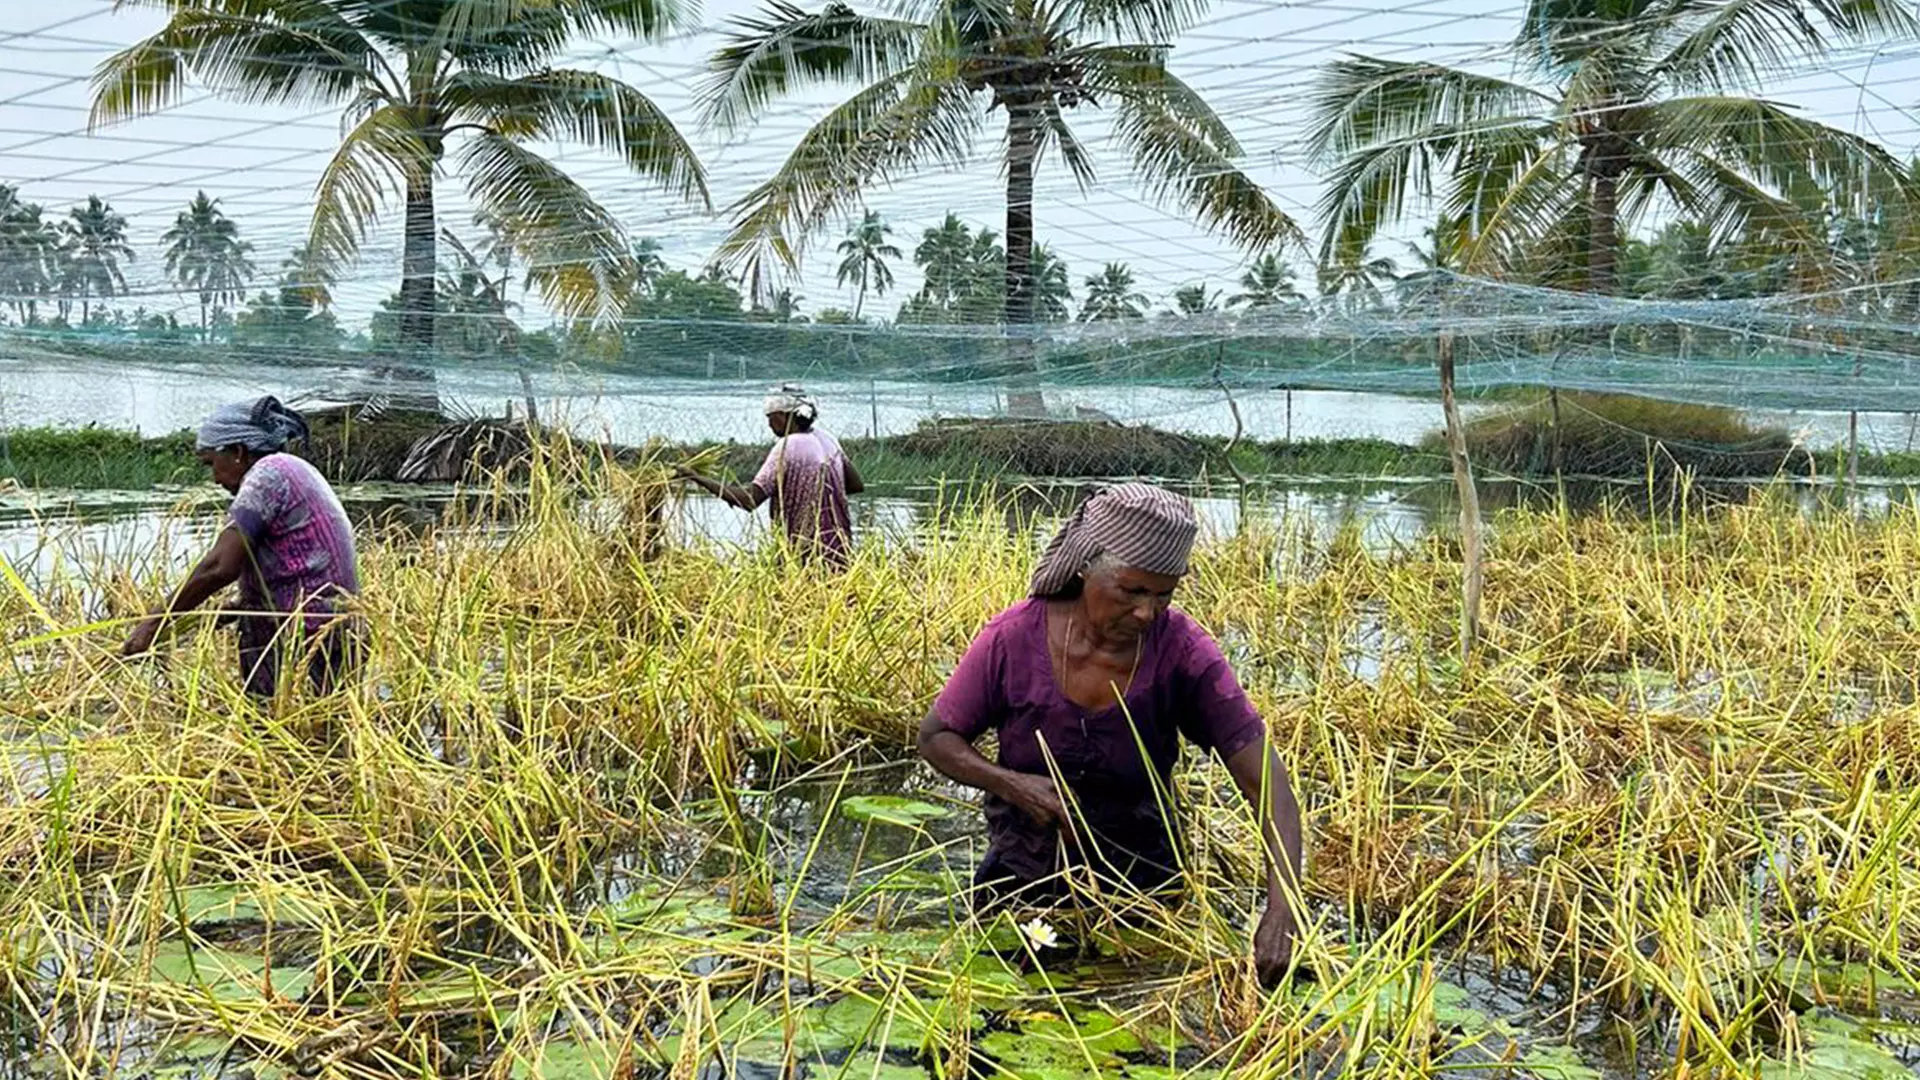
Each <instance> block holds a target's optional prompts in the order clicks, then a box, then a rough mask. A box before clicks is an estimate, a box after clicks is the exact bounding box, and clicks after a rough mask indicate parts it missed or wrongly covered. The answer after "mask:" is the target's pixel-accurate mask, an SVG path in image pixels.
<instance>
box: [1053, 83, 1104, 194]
mask: <svg viewBox="0 0 1920 1080" xmlns="http://www.w3.org/2000/svg"><path fill="white" fill-rule="evenodd" d="M1041 122H1042V124H1043V125H1044V131H1045V135H1044V136H1043V142H1042V144H1041V145H1042V148H1043V150H1044V148H1045V146H1046V145H1047V144H1048V143H1051V144H1053V145H1055V146H1058V147H1059V148H1060V160H1062V161H1064V162H1066V164H1067V171H1068V172H1070V173H1072V174H1073V181H1074V183H1076V184H1078V185H1079V187H1080V191H1081V192H1082V193H1083V194H1086V193H1091V192H1092V191H1093V185H1094V183H1095V182H1096V181H1097V180H1098V179H1099V178H1098V176H1097V175H1096V173H1095V172H1094V167H1093V157H1092V155H1090V154H1088V153H1087V148H1086V147H1085V146H1084V145H1082V144H1081V142H1080V138H1079V136H1077V135H1075V134H1074V133H1073V128H1072V127H1071V126H1070V125H1068V123H1067V117H1066V114H1065V113H1063V112H1061V111H1060V106H1059V103H1057V102H1055V101H1051V100H1049V101H1048V102H1047V103H1046V104H1045V105H1044V106H1043V107H1042V109H1041Z"/></svg>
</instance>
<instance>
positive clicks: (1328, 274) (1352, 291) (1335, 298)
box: [1314, 247, 1400, 314]
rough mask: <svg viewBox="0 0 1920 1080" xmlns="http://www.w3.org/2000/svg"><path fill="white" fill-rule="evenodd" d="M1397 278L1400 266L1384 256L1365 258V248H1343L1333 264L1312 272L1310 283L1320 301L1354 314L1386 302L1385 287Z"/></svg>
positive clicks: (1327, 263)
mask: <svg viewBox="0 0 1920 1080" xmlns="http://www.w3.org/2000/svg"><path fill="white" fill-rule="evenodd" d="M1399 279H1400V267H1399V266H1397V265H1396V264H1395V263H1394V261H1393V259H1392V258H1390V257H1388V256H1385V255H1376V256H1374V257H1373V258H1371V259H1369V258H1367V251H1366V249H1365V248H1361V249H1359V250H1357V251H1356V250H1354V249H1352V248H1351V247H1347V248H1343V249H1342V250H1341V251H1339V252H1338V253H1336V254H1335V256H1334V259H1333V261H1331V262H1323V263H1321V264H1320V265H1319V266H1318V267H1317V268H1315V270H1314V284H1315V285H1316V286H1317V287H1318V288H1319V292H1320V295H1321V297H1322V298H1324V299H1326V300H1329V301H1332V303H1333V305H1334V306H1335V307H1336V308H1338V309H1340V310H1344V311H1346V312H1347V313H1348V314H1357V313H1359V312H1362V311H1367V310H1370V309H1373V308H1377V307H1380V306H1381V305H1382V304H1384V303H1386V288H1384V287H1385V286H1391V285H1393V284H1394V283H1395V282H1397V281H1398V280H1399Z"/></svg>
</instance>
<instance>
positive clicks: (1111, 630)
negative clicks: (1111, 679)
mask: <svg viewBox="0 0 1920 1080" xmlns="http://www.w3.org/2000/svg"><path fill="white" fill-rule="evenodd" d="M1082 580H1083V581H1084V582H1085V585H1084V586H1083V587H1082V589H1081V592H1080V603H1081V607H1082V608H1083V609H1084V610H1085V611H1086V613H1087V620H1088V621H1089V622H1091V623H1092V624H1093V626H1094V629H1095V630H1096V631H1098V632H1099V634H1100V636H1101V637H1102V638H1105V639H1106V640H1108V641H1113V642H1122V643H1126V642H1131V641H1135V640H1137V639H1138V638H1139V637H1140V635H1142V634H1144V633H1146V632H1147V628H1148V627H1149V626H1152V625H1153V621H1154V620H1155V619H1158V618H1159V617H1160V616H1161V615H1162V614H1163V613H1165V612H1166V610H1167V607H1168V605H1170V604H1172V603H1173V590H1174V589H1175V588H1177V587H1178V586H1179V584H1180V579H1179V578H1177V577H1173V576H1171V575H1168V574H1154V573H1149V572H1147V571H1145V570H1136V569H1134V568H1133V567H1131V566H1105V567H1103V566H1099V565H1097V564H1096V565H1095V566H1092V567H1089V568H1088V569H1087V571H1086V573H1085V574H1084V575H1083V578H1082Z"/></svg>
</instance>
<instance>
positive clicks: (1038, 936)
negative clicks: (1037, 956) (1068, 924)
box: [1020, 918, 1060, 949]
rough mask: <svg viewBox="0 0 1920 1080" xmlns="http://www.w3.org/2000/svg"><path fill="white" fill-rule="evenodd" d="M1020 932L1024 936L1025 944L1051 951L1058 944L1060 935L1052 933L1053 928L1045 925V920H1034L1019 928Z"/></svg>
mask: <svg viewBox="0 0 1920 1080" xmlns="http://www.w3.org/2000/svg"><path fill="white" fill-rule="evenodd" d="M1020 932H1021V933H1022V934H1025V935H1026V938H1027V944H1028V945H1031V946H1032V947H1034V948H1036V949H1051V948H1053V947H1054V946H1055V945H1058V944H1060V935H1059V934H1056V933H1054V930H1053V927H1051V926H1049V925H1047V921H1046V920H1045V919H1040V918H1036V919H1034V920H1033V921H1032V922H1030V923H1027V924H1026V925H1024V926H1022V927H1020Z"/></svg>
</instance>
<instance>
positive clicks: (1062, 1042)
mask: <svg viewBox="0 0 1920 1080" xmlns="http://www.w3.org/2000/svg"><path fill="white" fill-rule="evenodd" d="M974 1046H976V1047H978V1048H979V1050H980V1052H981V1053H983V1054H986V1055H987V1056H988V1057H990V1058H992V1059H993V1060H994V1061H996V1062H998V1063H999V1064H1000V1066H1001V1067H1002V1068H1003V1069H1005V1070H1006V1071H1008V1072H1010V1073H1012V1074H1014V1075H1015V1076H1018V1077H1021V1078H1022V1080H1065V1078H1066V1077H1084V1076H1087V1075H1090V1074H1091V1073H1093V1072H1107V1071H1114V1072H1117V1071H1119V1069H1120V1067H1121V1065H1122V1064H1123V1062H1122V1061H1121V1060H1120V1058H1119V1057H1117V1056H1115V1055H1114V1054H1111V1053H1107V1052H1103V1051H1097V1050H1095V1049H1094V1048H1093V1047H1091V1046H1087V1045H1085V1044H1076V1043H1075V1041H1074V1040H1073V1039H1072V1038H1070V1037H1069V1038H1048V1037H1046V1036H1044V1035H1041V1034H1038V1033H1015V1032H1011V1031H995V1032H991V1033H989V1034H988V1035H986V1036H985V1037H984V1038H981V1039H979V1040H978V1041H976V1042H975V1043H974Z"/></svg>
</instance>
